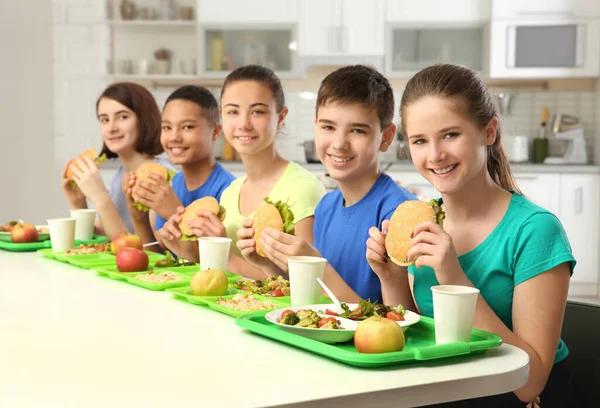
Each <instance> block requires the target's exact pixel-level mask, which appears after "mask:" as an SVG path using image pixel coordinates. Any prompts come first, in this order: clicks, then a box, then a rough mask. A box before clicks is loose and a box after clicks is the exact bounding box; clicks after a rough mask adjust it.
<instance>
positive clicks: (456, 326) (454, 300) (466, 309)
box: [431, 285, 479, 344]
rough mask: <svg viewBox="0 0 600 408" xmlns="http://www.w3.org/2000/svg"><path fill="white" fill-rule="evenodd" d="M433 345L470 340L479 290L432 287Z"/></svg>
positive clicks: (442, 286)
mask: <svg viewBox="0 0 600 408" xmlns="http://www.w3.org/2000/svg"><path fill="white" fill-rule="evenodd" d="M431 292H432V295H433V318H434V324H435V343H436V344H446V343H454V342H457V341H464V342H468V341H470V339H471V330H472V329H473V318H474V317H475V308H476V307H477V297H478V296H479V289H477V288H472V287H469V286H457V285H439V286H432V287H431Z"/></svg>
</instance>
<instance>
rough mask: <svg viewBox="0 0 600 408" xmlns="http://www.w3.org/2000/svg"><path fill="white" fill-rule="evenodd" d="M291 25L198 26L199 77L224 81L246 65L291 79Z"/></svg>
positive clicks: (293, 65) (292, 56) (292, 70)
mask: <svg viewBox="0 0 600 408" xmlns="http://www.w3.org/2000/svg"><path fill="white" fill-rule="evenodd" d="M295 35H296V34H295V25H291V24H262V25H257V24H255V23H252V24H250V23H246V24H243V25H238V24H212V23H211V24H208V23H207V24H202V25H201V26H200V29H199V41H198V42H199V44H200V50H201V55H200V65H199V75H200V76H202V77H213V78H214V77H224V76H225V75H227V73H228V72H230V71H231V70H233V69H235V68H238V67H240V66H243V65H248V64H258V65H263V66H266V67H269V68H270V69H272V70H273V71H275V72H276V73H277V75H279V76H280V77H285V76H292V75H293V72H294V71H295V69H296V53H295V51H294V50H293V49H291V47H290V44H292V43H294V42H295V41H296V39H295Z"/></svg>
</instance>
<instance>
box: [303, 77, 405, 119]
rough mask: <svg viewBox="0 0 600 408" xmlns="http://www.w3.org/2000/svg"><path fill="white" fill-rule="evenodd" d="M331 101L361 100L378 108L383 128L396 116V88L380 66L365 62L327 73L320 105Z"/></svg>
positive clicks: (357, 101)
mask: <svg viewBox="0 0 600 408" xmlns="http://www.w3.org/2000/svg"><path fill="white" fill-rule="evenodd" d="M329 102H337V103H340V104H352V103H360V104H362V105H364V106H365V108H367V109H370V110H375V111H376V112H377V116H378V117H379V122H380V124H381V130H384V129H385V128H387V127H388V126H389V125H390V124H391V123H392V120H393V119H394V91H393V90H392V86H391V85H390V82H389V81H388V80H387V79H386V78H385V77H384V76H383V75H381V74H380V73H379V72H377V70H375V69H373V68H369V67H367V66H365V65H349V66H346V67H343V68H340V69H338V70H336V71H333V72H332V73H331V74H329V75H327V76H326V77H325V79H323V82H321V86H320V87H319V93H318V94H317V106H316V112H315V115H318V113H319V108H320V107H321V106H324V105H325V104H327V103H329Z"/></svg>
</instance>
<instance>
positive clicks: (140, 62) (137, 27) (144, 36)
mask: <svg viewBox="0 0 600 408" xmlns="http://www.w3.org/2000/svg"><path fill="white" fill-rule="evenodd" d="M107 23H108V24H107V25H108V27H109V44H110V48H109V61H107V71H108V72H107V73H108V74H109V75H111V76H113V77H112V80H114V81H118V80H128V79H129V78H178V79H181V80H185V79H189V78H193V77H194V76H195V75H196V57H197V49H198V45H197V42H196V41H197V34H196V22H195V21H186V20H141V19H138V20H109V21H107Z"/></svg>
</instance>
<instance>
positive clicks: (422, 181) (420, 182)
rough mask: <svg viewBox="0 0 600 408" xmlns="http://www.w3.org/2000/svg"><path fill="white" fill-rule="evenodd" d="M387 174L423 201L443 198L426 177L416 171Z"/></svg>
mask: <svg viewBox="0 0 600 408" xmlns="http://www.w3.org/2000/svg"><path fill="white" fill-rule="evenodd" d="M387 174H388V175H389V176H390V177H391V178H392V179H394V180H395V181H396V182H397V183H400V184H401V185H402V186H403V187H406V188H407V189H408V190H409V191H411V192H412V193H413V194H415V195H416V196H417V198H419V199H421V200H431V199H432V198H439V197H440V196H441V195H440V193H439V191H437V190H436V189H435V188H434V187H433V186H432V185H431V183H430V182H429V181H427V179H426V178H425V177H423V176H421V174H420V173H418V172H416V171H407V172H395V171H392V172H387Z"/></svg>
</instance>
